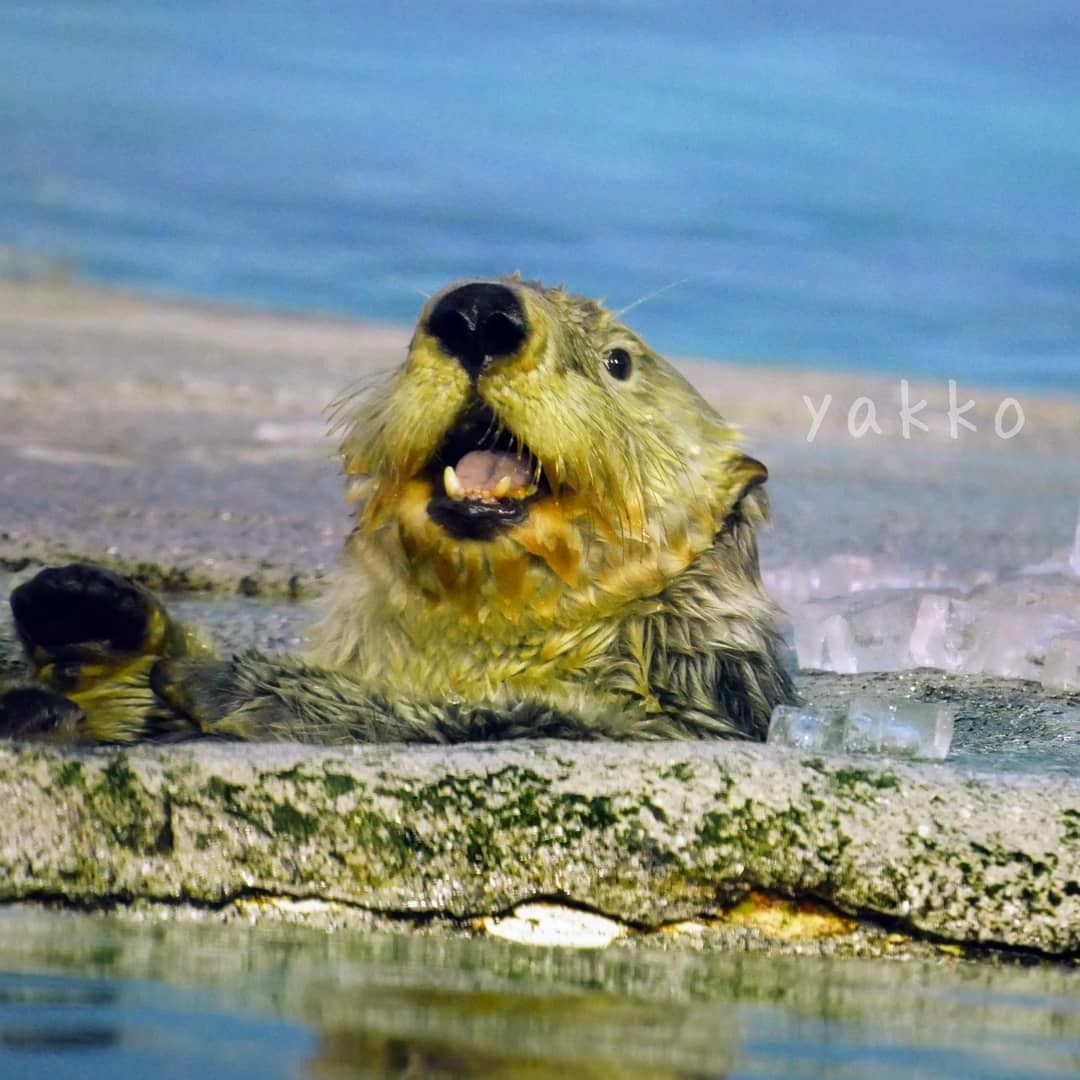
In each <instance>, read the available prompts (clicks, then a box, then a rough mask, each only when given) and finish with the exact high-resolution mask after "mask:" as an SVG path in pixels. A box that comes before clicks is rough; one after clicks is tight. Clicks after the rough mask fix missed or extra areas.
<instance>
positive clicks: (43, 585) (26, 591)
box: [11, 563, 153, 652]
mask: <svg viewBox="0 0 1080 1080" xmlns="http://www.w3.org/2000/svg"><path fill="white" fill-rule="evenodd" d="M11 610H12V612H13V614H14V616H15V624H16V626H17V627H18V630H19V634H20V635H21V636H22V638H23V640H24V641H26V642H27V643H28V644H29V645H30V646H32V647H33V646H40V647H43V648H45V649H59V648H62V647H63V646H66V645H78V644H83V643H87V642H95V643H100V644H102V645H104V646H106V647H107V648H109V649H111V650H113V651H115V652H135V651H136V650H138V649H139V647H140V645H141V644H142V642H143V639H144V637H145V635H146V630H147V624H148V621H149V619H150V616H151V613H152V611H153V600H152V599H151V597H150V596H149V594H148V593H147V592H146V591H145V590H143V589H141V588H139V586H138V585H134V584H133V583H132V582H130V581H128V580H127V579H126V578H123V577H121V576H120V575H119V574H114V573H113V572H112V571H111V570H103V569H102V568H101V567H100V566H91V565H89V564H88V563H72V564H71V565H70V566H61V567H57V568H55V569H50V570H42V571H41V573H39V574H37V575H36V576H35V577H34V578H32V579H31V580H30V581H27V582H26V583H25V584H23V585H20V586H19V587H18V588H17V589H15V590H14V591H13V592H12V594H11Z"/></svg>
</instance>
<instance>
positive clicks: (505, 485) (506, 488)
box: [491, 476, 510, 499]
mask: <svg viewBox="0 0 1080 1080" xmlns="http://www.w3.org/2000/svg"><path fill="white" fill-rule="evenodd" d="M491 494H492V495H494V496H495V498H496V499H504V498H506V496H507V495H509V494H510V477H509V476H504V477H503V478H502V479H501V480H500V481H499V482H498V483H497V484H496V485H495V486H494V487H493V488H492V489H491Z"/></svg>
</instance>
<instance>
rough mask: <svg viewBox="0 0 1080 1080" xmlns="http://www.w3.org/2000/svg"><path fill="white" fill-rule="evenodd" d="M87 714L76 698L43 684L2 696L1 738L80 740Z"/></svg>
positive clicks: (0, 709)
mask: <svg viewBox="0 0 1080 1080" xmlns="http://www.w3.org/2000/svg"><path fill="white" fill-rule="evenodd" d="M84 719H85V716H84V714H83V711H82V709H80V708H79V706H78V705H76V704H75V702H73V701H69V700H68V699H67V698H66V697H62V696H61V695H60V694H56V693H53V691H51V690H46V689H45V688H44V687H39V686H23V687H18V688H17V689H15V690H9V691H8V692H7V693H6V694H4V695H3V697H0V738H5V739H37V740H47V741H50V742H52V741H57V742H66V743H71V742H77V741H78V732H79V725H80V724H81V723H82V722H83V720H84Z"/></svg>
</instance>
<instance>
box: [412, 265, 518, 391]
mask: <svg viewBox="0 0 1080 1080" xmlns="http://www.w3.org/2000/svg"><path fill="white" fill-rule="evenodd" d="M427 328H428V333H429V334H431V336H432V337H434V338H435V340H436V341H438V343H439V344H440V345H441V346H442V348H443V350H444V351H445V352H446V353H447V354H448V355H450V356H452V357H454V358H455V359H456V360H457V361H458V362H459V363H460V364H461V366H462V367H463V368H464V369H465V370H466V371H467V372H468V373H469V375H470V377H472V378H474V379H475V378H476V376H477V375H479V374H480V372H481V371H483V370H484V368H485V367H486V366H487V365H488V364H489V363H490V362H491V361H492V360H497V359H498V358H499V357H500V356H509V355H510V354H511V353H514V352H517V350H518V349H520V348H521V344H522V342H523V341H524V340H525V336H526V334H527V333H528V323H526V321H525V312H524V311H523V310H522V308H521V304H520V303H519V301H518V298H517V297H516V296H515V295H514V293H513V292H512V291H511V290H510V289H508V288H507V287H506V286H505V285H492V284H488V283H485V282H474V283H473V284H471V285H462V286H461V287H460V288H459V289H454V291H453V292H449V293H447V294H446V295H445V296H444V297H443V298H442V299H441V300H440V301H439V302H438V303H437V304H436V305H435V310H434V311H433V312H432V313H431V315H430V316H429V317H428V323H427Z"/></svg>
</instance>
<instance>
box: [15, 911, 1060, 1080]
mask: <svg viewBox="0 0 1080 1080" xmlns="http://www.w3.org/2000/svg"><path fill="white" fill-rule="evenodd" d="M1075 989H1076V982H1075V975H1074V974H1073V973H1072V972H1070V971H1068V970H1065V969H1061V968H1022V967H1017V966H1008V967H983V966H979V967H976V966H954V965H938V964H932V963H921V962H920V963H914V962H909V963H899V962H894V963H888V962H880V961H874V962H869V961H853V960H844V961H839V960H833V961H829V960H820V959H815V958H810V957H792V958H787V959H770V958H766V957H762V956H755V955H732V954H711V955H710V954H685V953H658V952H652V951H649V952H644V951H635V950H630V949H622V950H616V951H611V950H609V951H605V952H593V951H587V950H551V949H527V948H524V947H521V946H513V945H509V944H507V943H502V942H491V941H488V942H475V941H474V942H464V941H447V940H443V939H437V938H415V937H413V938H405V937H398V936H384V935H366V934H363V935H358V934H351V933H338V934H329V935H328V934H323V933H320V932H314V931H306V930H295V929H286V928H281V927H277V928H272V927H259V928H255V929H249V928H247V927H243V926H233V927H225V928H223V927H218V926H197V925H190V924H174V925H161V926H139V925H132V924H126V923H121V922H116V921H112V920H109V919H106V918H100V917H94V918H73V917H71V916H57V915H52V916H44V915H41V914H39V913H24V912H18V911H15V912H12V911H8V912H5V913H3V915H0V1074H2V1075H5V1076H19V1077H28V1078H29V1077H80V1078H83V1077H85V1078H95V1080H96V1078H98V1077H101V1078H105V1077H109V1078H112V1077H115V1076H133V1075H146V1076H153V1077H178V1078H179V1077H183V1078H187V1077H206V1076H215V1077H228V1078H231V1077H256V1076H258V1077H264V1078H266V1077H279V1076H281V1077H285V1076H289V1077H294V1076H308V1077H321V1078H325V1077H341V1078H345V1077H354V1076H406V1075H407V1076H462V1075H464V1076H503V1077H524V1076H528V1077H540V1076H544V1077H547V1076H551V1077H566V1076H569V1075H572V1076H596V1077H612V1076H643V1077H644V1076H659V1077H662V1076H672V1077H702V1076H709V1077H712V1076H715V1077H720V1076H726V1077H740V1076H745V1077H817V1076H840V1077H847V1076H850V1077H862V1076H874V1077H898V1078H899V1077H951V1078H958V1077H971V1078H975V1077H978V1078H998V1077H1031V1078H1037V1077H1051V1076H1071V1075H1076V1073H1077V1071H1078V1070H1080V997H1078V996H1077V995H1076V992H1075Z"/></svg>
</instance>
